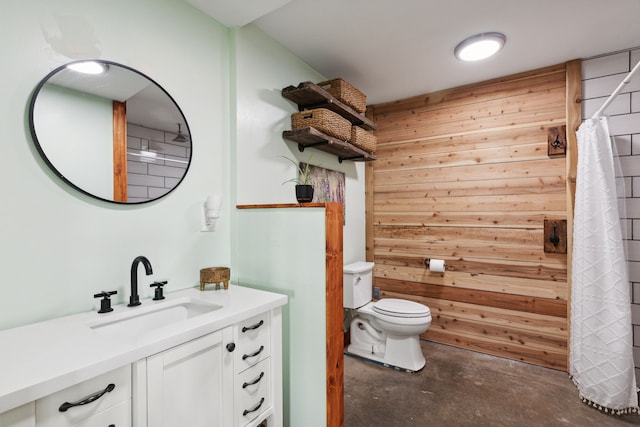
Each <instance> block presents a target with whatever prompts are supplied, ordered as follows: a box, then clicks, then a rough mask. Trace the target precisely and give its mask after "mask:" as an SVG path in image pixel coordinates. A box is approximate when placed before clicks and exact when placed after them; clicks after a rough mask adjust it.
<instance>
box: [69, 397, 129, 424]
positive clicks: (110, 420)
mask: <svg viewBox="0 0 640 427" xmlns="http://www.w3.org/2000/svg"><path fill="white" fill-rule="evenodd" d="M103 426H104V427H106V426H109V427H111V426H113V427H131V402H130V401H126V402H122V403H120V404H119V405H116V406H113V407H111V408H109V409H107V410H106V411H102V412H100V413H99V414H96V415H94V416H92V417H90V418H88V419H86V420H83V421H81V422H80V423H78V424H74V425H73V427H103Z"/></svg>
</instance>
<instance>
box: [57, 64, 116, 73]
mask: <svg viewBox="0 0 640 427" xmlns="http://www.w3.org/2000/svg"><path fill="white" fill-rule="evenodd" d="M67 68H68V69H70V70H73V71H77V72H78V73H82V74H103V73H106V72H107V70H108V69H109V65H107V64H103V63H100V62H96V61H82V62H74V63H72V64H69V65H67Z"/></svg>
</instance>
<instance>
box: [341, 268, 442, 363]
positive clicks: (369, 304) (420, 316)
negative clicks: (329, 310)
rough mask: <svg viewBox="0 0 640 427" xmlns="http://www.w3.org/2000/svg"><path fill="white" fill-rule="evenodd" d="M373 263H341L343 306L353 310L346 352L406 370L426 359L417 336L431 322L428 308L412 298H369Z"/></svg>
mask: <svg viewBox="0 0 640 427" xmlns="http://www.w3.org/2000/svg"><path fill="white" fill-rule="evenodd" d="M373 266H374V263H373V262H356V263H353V264H349V265H345V266H344V303H343V305H344V307H345V308H349V309H355V317H353V320H352V321H351V326H350V338H351V343H350V344H349V346H348V347H347V353H351V354H354V355H356V356H360V357H363V358H365V359H369V360H374V361H376V362H380V363H383V364H385V365H389V366H392V367H396V368H400V369H405V370H408V371H419V370H420V369H422V368H423V367H424V364H425V360H424V355H423V354H422V349H421V348H420V337H419V335H420V334H422V333H423V332H425V331H426V330H427V329H429V325H431V311H430V310H429V307H427V306H426V305H423V304H419V303H417V302H413V301H407V300H402V299H395V298H384V299H381V300H379V301H377V302H373V301H371V299H372V291H373Z"/></svg>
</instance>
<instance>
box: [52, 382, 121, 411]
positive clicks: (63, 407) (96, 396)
mask: <svg viewBox="0 0 640 427" xmlns="http://www.w3.org/2000/svg"><path fill="white" fill-rule="evenodd" d="M114 388H116V385H115V384H109V385H108V386H107V388H105V389H104V390H102V391H99V392H97V393H95V394H92V395H91V396H89V397H85V398H84V399H82V400H80V401H78V402H73V403H69V402H64V403H63V404H62V405H60V407H59V408H58V411H60V412H66V411H67V409H69V408H73V407H74V406H82V405H86V404H88V403H91V402H95V401H96V400H98V399H100V398H101V397H102V396H104V395H105V394H107V393H110V392H112V391H113V389H114Z"/></svg>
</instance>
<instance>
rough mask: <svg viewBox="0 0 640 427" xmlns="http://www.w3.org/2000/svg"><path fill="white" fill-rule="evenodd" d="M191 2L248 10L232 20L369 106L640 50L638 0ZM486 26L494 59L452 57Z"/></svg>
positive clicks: (281, 0) (199, 0) (224, 0)
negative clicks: (498, 39)
mask: <svg viewBox="0 0 640 427" xmlns="http://www.w3.org/2000/svg"><path fill="white" fill-rule="evenodd" d="M187 1H189V2H190V3H192V4H194V2H198V3H200V4H201V5H202V4H206V3H210V2H214V3H217V5H216V8H210V9H209V10H208V11H205V12H206V13H208V14H210V15H211V16H213V17H214V18H216V12H220V11H224V12H225V13H226V14H227V15H228V14H229V9H231V10H241V11H244V13H245V17H244V20H243V21H242V22H237V23H234V22H233V21H232V20H231V21H229V20H227V23H226V25H237V26H240V25H244V24H246V23H247V22H249V21H247V16H248V17H249V18H248V19H251V17H253V18H255V21H253V22H254V23H255V24H256V25H257V26H258V27H259V28H260V29H261V30H262V31H264V32H265V33H266V34H268V35H270V36H271V37H273V38H274V39H275V40H277V41H278V42H279V43H281V44H282V45H284V46H286V47H287V48H289V49H290V50H291V51H293V53H295V54H296V55H297V56H299V57H300V58H302V59H303V60H305V61H306V62H307V63H308V64H309V65H311V66H312V67H313V68H314V69H316V70H317V71H319V72H320V73H322V74H323V75H325V76H326V77H327V78H334V77H342V78H345V79H346V80H348V81H350V82H351V83H352V84H354V85H355V86H356V87H357V88H359V89H360V90H362V91H363V92H364V93H365V94H367V102H368V103H369V104H377V103H381V102H388V101H393V100H397V99H401V98H405V97H409V96H414V95H421V94H425V93H429V92H433V91H436V90H441V89H446V88H451V87H456V86H460V85H463V84H467V83H473V82H478V81H482V80H486V79H490V78H494V77H500V76H504V75H509V74H513V73H517V72H521V71H527V70H532V69H535V68H539V67H544V66H547V65H553V64H557V63H561V62H564V61H568V60H572V59H577V58H588V57H592V56H596V55H600V54H604V53H609V52H614V51H618V50H623V49H628V48H633V47H639V46H640V25H639V24H640V0H482V1H479V0H292V1H289V0H271V1H270V3H271V4H270V6H271V7H272V8H273V10H272V11H271V12H269V13H267V12H265V10H264V9H263V8H261V9H260V10H258V9H256V13H255V14H254V15H253V16H252V14H251V10H252V3H253V2H255V0H187ZM220 3H225V5H224V7H221V6H220ZM279 3H285V4H284V5H281V4H279ZM194 5H195V4H194ZM196 7H198V6H197V5H196ZM200 7H202V6H200ZM225 8H226V9H225ZM216 19H217V18H216ZM488 31H499V32H502V33H504V34H505V35H506V36H507V43H506V45H505V48H504V49H503V50H502V51H501V52H500V53H499V54H498V55H497V56H495V57H493V58H490V59H487V60H484V61H480V62H477V63H462V62H460V61H458V60H456V59H455V58H454V57H453V49H454V47H455V46H456V44H457V43H458V42H460V41H462V40H463V39H465V38H467V37H469V36H471V35H474V34H477V33H482V32H488ZM297 83H298V82H291V84H297Z"/></svg>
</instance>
